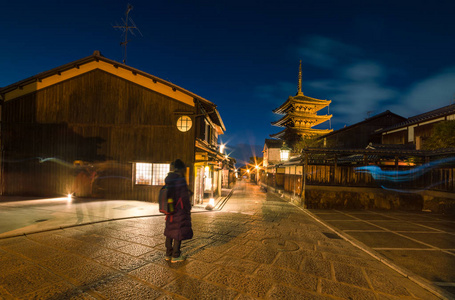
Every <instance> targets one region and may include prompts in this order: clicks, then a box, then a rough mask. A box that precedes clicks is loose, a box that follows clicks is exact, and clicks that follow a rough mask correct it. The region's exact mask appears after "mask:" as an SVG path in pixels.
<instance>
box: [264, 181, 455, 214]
mask: <svg viewBox="0 0 455 300" xmlns="http://www.w3.org/2000/svg"><path fill="white" fill-rule="evenodd" d="M268 191H270V192H277V193H279V194H280V195H281V197H282V198H284V199H286V200H288V201H290V202H292V203H294V204H296V205H300V206H303V207H305V208H310V209H359V210H362V209H384V210H410V211H431V212H436V213H444V214H455V195H454V194H452V193H443V192H435V191H416V192H397V191H390V190H384V189H379V188H356V187H333V186H314V185H307V186H306V187H305V197H304V199H301V197H300V196H299V195H294V194H291V193H286V192H284V191H283V190H276V189H274V188H268Z"/></svg>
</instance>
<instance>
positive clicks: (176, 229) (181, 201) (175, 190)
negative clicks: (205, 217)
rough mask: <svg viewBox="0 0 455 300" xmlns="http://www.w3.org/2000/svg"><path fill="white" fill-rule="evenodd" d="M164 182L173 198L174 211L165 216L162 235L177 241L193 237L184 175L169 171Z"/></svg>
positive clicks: (188, 194)
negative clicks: (164, 226)
mask: <svg viewBox="0 0 455 300" xmlns="http://www.w3.org/2000/svg"><path fill="white" fill-rule="evenodd" d="M165 183H166V184H167V185H169V192H170V193H171V196H172V199H174V209H175V212H174V214H172V215H170V216H167V217H166V228H165V229H164V235H165V236H167V237H170V238H171V239H174V240H177V241H182V240H188V239H191V238H192V237H193V229H192V226H191V203H190V193H189V190H188V185H187V184H186V180H185V177H183V176H181V175H180V174H179V173H176V172H170V173H169V174H168V175H167V177H166V179H165Z"/></svg>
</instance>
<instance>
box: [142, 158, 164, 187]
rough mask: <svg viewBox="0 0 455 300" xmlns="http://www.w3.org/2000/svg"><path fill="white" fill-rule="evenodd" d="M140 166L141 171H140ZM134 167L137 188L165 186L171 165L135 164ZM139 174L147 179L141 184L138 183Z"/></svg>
mask: <svg viewBox="0 0 455 300" xmlns="http://www.w3.org/2000/svg"><path fill="white" fill-rule="evenodd" d="M138 166H139V167H140V170H138ZM133 167H134V168H133V170H134V173H133V183H134V185H135V186H161V185H164V179H165V178H166V176H167V174H168V173H169V172H170V163H149V162H134V164H133ZM138 172H140V173H139V174H140V175H141V174H142V175H143V176H144V177H145V178H144V179H142V180H141V181H140V182H138ZM147 173H148V174H147ZM147 176H148V177H147Z"/></svg>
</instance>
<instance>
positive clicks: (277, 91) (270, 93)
mask: <svg viewBox="0 0 455 300" xmlns="http://www.w3.org/2000/svg"><path fill="white" fill-rule="evenodd" d="M254 93H255V96H256V97H257V98H259V99H263V100H265V101H267V102H269V103H273V104H277V103H278V105H280V104H281V102H277V101H284V100H286V98H287V96H284V97H283V95H288V96H289V95H291V94H295V93H297V85H296V84H295V83H290V82H277V83H274V84H270V85H261V86H258V87H256V88H255V90H254ZM283 99H284V100H283Z"/></svg>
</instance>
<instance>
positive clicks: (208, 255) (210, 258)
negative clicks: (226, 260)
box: [191, 250, 222, 263]
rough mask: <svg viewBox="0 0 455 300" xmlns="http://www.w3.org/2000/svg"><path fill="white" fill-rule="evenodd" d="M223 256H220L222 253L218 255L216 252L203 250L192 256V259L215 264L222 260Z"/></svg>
mask: <svg viewBox="0 0 455 300" xmlns="http://www.w3.org/2000/svg"><path fill="white" fill-rule="evenodd" d="M221 256H222V254H220V253H216V252H213V251H210V250H203V251H200V252H198V253H196V254H194V255H192V256H191V257H192V258H193V259H197V260H202V261H204V262H207V263H213V262H214V261H217V260H219V259H220V258H221Z"/></svg>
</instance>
